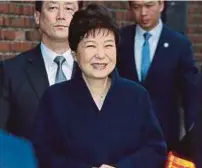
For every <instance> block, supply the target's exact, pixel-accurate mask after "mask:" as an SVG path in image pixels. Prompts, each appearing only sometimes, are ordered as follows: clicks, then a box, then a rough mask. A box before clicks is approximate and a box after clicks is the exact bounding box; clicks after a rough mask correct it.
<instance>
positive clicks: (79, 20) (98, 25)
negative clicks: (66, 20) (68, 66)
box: [68, 4, 119, 51]
mask: <svg viewBox="0 0 202 168" xmlns="http://www.w3.org/2000/svg"><path fill="white" fill-rule="evenodd" d="M102 28H106V29H108V30H109V31H112V32H113V33H114V36H115V43H116V48H117V47H118V43H119V29H118V27H117V24H116V21H115V19H114V18H113V17H112V14H111V12H110V11H109V10H108V9H107V8H105V7H103V6H101V5H97V4H90V5H88V6H87V7H86V8H85V9H82V10H80V11H77V12H75V14H74V16H73V18H72V20H71V23H70V26H69V36H68V40H69V45H70V48H71V50H72V51H76V50H77V47H78V44H79V42H80V41H81V40H82V39H83V37H84V36H85V35H88V33H90V32H92V31H94V32H95V30H96V29H102Z"/></svg>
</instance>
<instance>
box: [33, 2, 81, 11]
mask: <svg viewBox="0 0 202 168" xmlns="http://www.w3.org/2000/svg"><path fill="white" fill-rule="evenodd" d="M42 5H43V1H38V0H35V10H36V11H38V12H41V9H42ZM78 7H79V9H81V8H82V7H83V1H78Z"/></svg>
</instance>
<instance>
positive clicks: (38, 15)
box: [34, 11, 41, 26]
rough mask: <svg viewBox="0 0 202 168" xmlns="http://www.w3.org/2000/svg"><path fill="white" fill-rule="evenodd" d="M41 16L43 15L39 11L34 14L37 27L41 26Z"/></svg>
mask: <svg viewBox="0 0 202 168" xmlns="http://www.w3.org/2000/svg"><path fill="white" fill-rule="evenodd" d="M40 14H41V13H40V12H39V11H35V12H34V19H35V23H36V25H37V26H38V25H39V18H40Z"/></svg>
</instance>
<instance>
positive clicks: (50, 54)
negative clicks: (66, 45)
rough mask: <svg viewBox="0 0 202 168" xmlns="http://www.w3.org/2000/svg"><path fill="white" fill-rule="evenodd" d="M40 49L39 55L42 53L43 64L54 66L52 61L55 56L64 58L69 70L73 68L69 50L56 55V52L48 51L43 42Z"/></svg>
mask: <svg viewBox="0 0 202 168" xmlns="http://www.w3.org/2000/svg"><path fill="white" fill-rule="evenodd" d="M40 47H41V53H42V56H43V59H44V61H45V62H49V63H51V64H54V59H55V58H56V57H57V56H63V57H65V59H66V62H67V64H68V66H70V68H72V67H73V63H74V59H73V56H72V54H71V50H70V49H69V50H67V51H65V52H64V53H63V54H57V53H56V52H54V51H52V50H51V49H49V48H48V47H47V46H46V45H45V44H44V43H43V42H41V46H40Z"/></svg>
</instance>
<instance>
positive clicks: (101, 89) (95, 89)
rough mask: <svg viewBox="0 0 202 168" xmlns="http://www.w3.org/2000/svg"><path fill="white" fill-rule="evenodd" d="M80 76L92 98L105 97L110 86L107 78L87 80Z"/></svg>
mask: <svg viewBox="0 0 202 168" xmlns="http://www.w3.org/2000/svg"><path fill="white" fill-rule="evenodd" d="M82 76H83V79H84V81H85V82H86V85H87V86H88V88H89V90H90V92H91V94H92V96H95V97H97V96H101V97H102V96H103V95H106V93H107V91H108V89H109V86H110V84H111V81H110V79H109V77H106V78H104V79H92V78H87V77H86V76H85V75H84V74H83V75H82Z"/></svg>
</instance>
